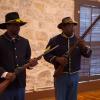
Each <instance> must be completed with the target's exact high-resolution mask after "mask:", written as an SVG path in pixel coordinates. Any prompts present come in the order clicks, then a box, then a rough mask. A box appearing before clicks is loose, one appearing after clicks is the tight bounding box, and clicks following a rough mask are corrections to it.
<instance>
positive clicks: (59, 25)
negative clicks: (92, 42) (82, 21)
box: [57, 22, 77, 29]
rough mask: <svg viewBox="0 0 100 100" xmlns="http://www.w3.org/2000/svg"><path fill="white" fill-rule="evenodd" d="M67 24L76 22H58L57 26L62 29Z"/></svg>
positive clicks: (75, 23)
mask: <svg viewBox="0 0 100 100" xmlns="http://www.w3.org/2000/svg"><path fill="white" fill-rule="evenodd" d="M68 24H73V25H75V26H76V25H77V22H68V23H60V24H58V26H57V27H58V28H59V29H62V28H63V27H64V26H66V25H68Z"/></svg>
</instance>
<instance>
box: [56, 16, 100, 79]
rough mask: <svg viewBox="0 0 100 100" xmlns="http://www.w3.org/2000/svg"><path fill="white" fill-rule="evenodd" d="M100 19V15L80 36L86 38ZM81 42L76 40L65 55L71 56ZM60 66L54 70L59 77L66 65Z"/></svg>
mask: <svg viewBox="0 0 100 100" xmlns="http://www.w3.org/2000/svg"><path fill="white" fill-rule="evenodd" d="M99 19H100V15H99V16H98V17H97V18H96V19H95V20H94V22H93V23H92V24H91V25H90V26H89V27H88V28H87V30H86V31H85V32H84V33H83V35H82V36H81V37H80V38H81V39H84V38H85V37H86V36H87V34H88V33H89V31H90V30H91V29H92V27H93V26H94V25H95V24H96V22H97V21H98V20H99ZM78 43H79V39H78V40H77V41H76V43H75V44H74V45H73V46H72V47H71V48H70V49H69V50H68V51H67V53H66V55H64V56H65V57H66V58H68V57H69V56H71V54H72V52H73V51H74V49H75V48H76V46H77V45H78ZM57 66H58V68H57V69H56V70H55V72H54V77H58V76H60V75H61V74H62V73H63V70H64V66H62V65H58V64H57Z"/></svg>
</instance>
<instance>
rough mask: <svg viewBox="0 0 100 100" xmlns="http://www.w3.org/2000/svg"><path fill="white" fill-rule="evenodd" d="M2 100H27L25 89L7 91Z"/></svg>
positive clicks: (1, 97)
mask: <svg viewBox="0 0 100 100" xmlns="http://www.w3.org/2000/svg"><path fill="white" fill-rule="evenodd" d="M0 100H25V88H19V89H16V90H15V89H14V90H6V91H5V92H4V93H3V94H1V95H0Z"/></svg>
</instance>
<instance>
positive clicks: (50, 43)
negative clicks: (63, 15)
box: [43, 39, 56, 64]
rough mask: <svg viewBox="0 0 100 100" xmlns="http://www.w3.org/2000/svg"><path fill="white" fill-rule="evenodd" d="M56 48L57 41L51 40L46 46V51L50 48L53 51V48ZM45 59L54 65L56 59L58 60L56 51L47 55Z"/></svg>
mask: <svg viewBox="0 0 100 100" xmlns="http://www.w3.org/2000/svg"><path fill="white" fill-rule="evenodd" d="M55 46H56V44H55V41H54V40H53V39H50V40H49V42H48V44H47V46H46V49H47V50H48V48H49V49H51V48H53V47H55ZM43 57H44V59H45V60H46V61H47V62H49V63H52V64H53V63H54V61H55V58H56V56H55V55H54V50H53V51H51V52H49V53H47V54H46V55H44V56H43Z"/></svg>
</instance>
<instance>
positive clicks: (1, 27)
mask: <svg viewBox="0 0 100 100" xmlns="http://www.w3.org/2000/svg"><path fill="white" fill-rule="evenodd" d="M12 23H13V24H19V25H20V26H23V25H25V24H26V22H23V21H22V22H9V23H8V22H7V23H1V24H0V29H7V25H9V24H12Z"/></svg>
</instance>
